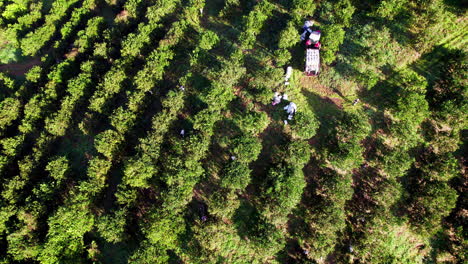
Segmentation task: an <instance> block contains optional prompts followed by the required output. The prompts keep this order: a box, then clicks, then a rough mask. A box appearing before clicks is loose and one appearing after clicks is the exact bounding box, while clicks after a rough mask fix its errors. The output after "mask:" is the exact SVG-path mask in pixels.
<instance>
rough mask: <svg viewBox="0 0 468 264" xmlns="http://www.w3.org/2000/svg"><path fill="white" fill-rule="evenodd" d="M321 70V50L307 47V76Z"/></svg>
mask: <svg viewBox="0 0 468 264" xmlns="http://www.w3.org/2000/svg"><path fill="white" fill-rule="evenodd" d="M319 72H320V52H319V50H318V49H306V66H305V73H306V75H307V76H313V75H317V74H319Z"/></svg>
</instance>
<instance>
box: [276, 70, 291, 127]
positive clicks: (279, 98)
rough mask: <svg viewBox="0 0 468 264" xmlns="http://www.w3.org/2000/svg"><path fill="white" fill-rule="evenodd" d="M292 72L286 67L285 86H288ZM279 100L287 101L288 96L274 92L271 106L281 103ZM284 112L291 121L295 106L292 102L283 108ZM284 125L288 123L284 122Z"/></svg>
mask: <svg viewBox="0 0 468 264" xmlns="http://www.w3.org/2000/svg"><path fill="white" fill-rule="evenodd" d="M292 72H293V70H292V67H291V66H288V67H287V68H286V74H285V76H284V81H285V82H284V84H285V85H289V79H290V78H291V75H292ZM281 100H288V95H287V94H285V93H284V94H282V95H281V94H280V93H278V92H275V94H274V96H273V100H272V102H271V104H272V105H277V104H279V103H281ZM284 110H286V113H287V114H288V120H292V118H293V116H294V114H295V113H296V110H297V105H296V104H295V103H293V102H289V104H288V105H286V106H285V107H284ZM284 123H285V124H287V123H288V121H287V120H284Z"/></svg>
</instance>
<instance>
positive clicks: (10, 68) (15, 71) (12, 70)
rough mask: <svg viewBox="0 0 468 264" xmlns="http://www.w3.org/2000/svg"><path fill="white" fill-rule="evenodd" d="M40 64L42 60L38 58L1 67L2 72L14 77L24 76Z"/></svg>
mask: <svg viewBox="0 0 468 264" xmlns="http://www.w3.org/2000/svg"><path fill="white" fill-rule="evenodd" d="M40 64H41V60H40V59H39V58H38V57H36V58H32V59H30V60H28V61H24V62H19V63H9V64H4V65H0V72H7V73H9V74H12V75H14V76H23V75H24V74H25V73H26V72H28V71H29V69H31V68H32V67H33V66H36V65H40Z"/></svg>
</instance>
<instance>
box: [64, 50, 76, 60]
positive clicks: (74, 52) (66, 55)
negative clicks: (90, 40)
mask: <svg viewBox="0 0 468 264" xmlns="http://www.w3.org/2000/svg"><path fill="white" fill-rule="evenodd" d="M76 55H78V49H77V48H73V49H72V50H70V52H68V53H67V54H65V57H66V58H67V59H70V58H74V57H76Z"/></svg>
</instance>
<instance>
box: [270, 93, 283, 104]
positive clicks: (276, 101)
mask: <svg viewBox="0 0 468 264" xmlns="http://www.w3.org/2000/svg"><path fill="white" fill-rule="evenodd" d="M281 98H282V96H281V95H280V94H279V93H278V92H276V93H275V96H273V102H272V103H271V104H272V105H277V104H279V103H280V102H281Z"/></svg>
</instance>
